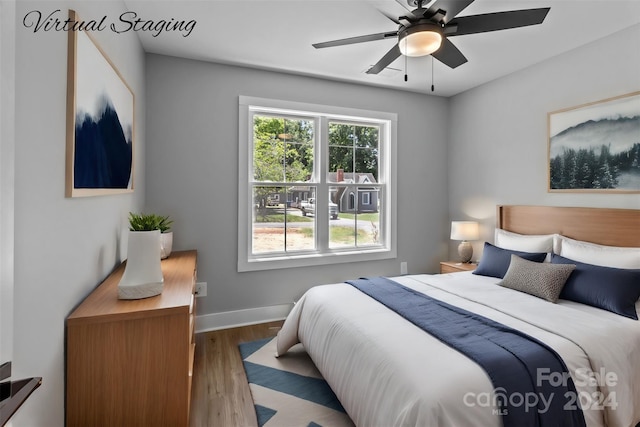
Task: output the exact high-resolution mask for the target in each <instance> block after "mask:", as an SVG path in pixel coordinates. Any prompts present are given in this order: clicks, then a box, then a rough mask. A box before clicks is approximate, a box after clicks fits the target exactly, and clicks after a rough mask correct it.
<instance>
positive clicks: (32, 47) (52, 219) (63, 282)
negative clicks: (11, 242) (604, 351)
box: [13, 1, 145, 426]
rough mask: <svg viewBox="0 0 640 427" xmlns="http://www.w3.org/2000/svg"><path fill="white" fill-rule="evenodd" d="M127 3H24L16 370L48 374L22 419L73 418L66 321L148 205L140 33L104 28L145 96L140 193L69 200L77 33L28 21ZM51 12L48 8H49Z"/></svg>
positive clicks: (53, 422) (107, 45) (18, 110)
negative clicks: (129, 222) (130, 217)
mask: <svg viewBox="0 0 640 427" xmlns="http://www.w3.org/2000/svg"><path fill="white" fill-rule="evenodd" d="M123 7H124V6H123V5H122V3H120V2H113V1H112V2H75V3H71V2H64V1H58V2H55V4H52V3H51V2H39V3H36V2H28V1H20V2H18V3H17V10H16V20H17V23H16V26H17V28H16V64H15V66H16V70H17V72H16V105H15V119H16V125H15V134H16V141H15V286H14V345H13V362H14V376H15V378H20V377H28V376H42V377H43V382H42V386H41V387H40V388H39V389H38V390H36V392H35V393H34V394H33V395H32V396H31V397H30V398H29V401H28V402H27V403H26V404H25V405H24V406H23V408H22V409H21V410H20V411H19V412H18V413H17V414H16V416H15V418H14V420H15V422H14V425H17V426H61V425H63V422H64V326H65V318H66V317H67V315H69V313H70V312H71V311H72V309H73V308H74V307H75V306H76V305H77V304H78V303H79V302H80V301H81V300H82V299H83V298H84V297H85V296H86V295H87V294H88V293H89V292H90V291H91V290H92V289H93V288H94V287H95V286H96V285H97V284H98V283H99V282H100V281H102V279H104V277H105V276H106V275H107V274H108V273H109V272H110V271H111V270H112V269H113V268H114V267H115V265H117V264H119V263H120V261H121V259H122V258H123V257H124V256H126V239H122V238H121V236H122V235H123V234H124V233H123V228H124V227H125V226H126V217H127V214H128V212H129V211H130V210H140V209H141V208H142V207H143V204H144V192H145V183H144V178H145V175H144V155H143V153H144V150H145V123H144V112H145V86H144V52H143V50H142V47H141V45H140V42H139V40H138V38H137V37H136V36H135V35H134V34H131V33H123V34H115V33H113V32H111V31H103V32H97V33H94V36H95V38H96V39H97V41H98V43H99V44H100V46H101V47H102V49H103V50H104V51H105V52H106V54H107V55H108V56H109V57H110V58H111V60H112V61H113V62H114V63H115V64H116V65H117V67H118V68H119V70H120V72H121V73H122V75H123V76H124V78H125V79H126V81H127V82H128V83H129V85H130V86H131V87H132V89H133V91H134V93H135V95H136V114H137V118H138V121H137V127H136V135H135V138H136V144H137V148H136V150H137V152H138V153H142V155H139V156H137V157H136V163H135V186H136V189H135V193H134V194H127V195H118V196H103V197H89V198H76V199H66V198H65V197H64V189H65V180H64V177H65V121H66V88H67V33H66V32H56V31H50V32H37V33H34V32H33V29H27V28H25V27H24V26H22V18H23V17H24V15H25V14H26V13H27V12H29V11H31V10H34V9H39V10H41V11H43V12H45V13H46V14H48V13H50V12H52V11H54V10H55V9H62V10H63V11H64V12H65V13H66V9H67V8H74V9H75V10H76V11H77V12H78V13H79V14H80V18H81V19H100V18H101V17H102V16H103V15H108V16H109V17H110V19H112V20H115V19H117V17H118V16H119V15H120V13H122V11H123V10H124V9H123ZM45 16H46V15H45Z"/></svg>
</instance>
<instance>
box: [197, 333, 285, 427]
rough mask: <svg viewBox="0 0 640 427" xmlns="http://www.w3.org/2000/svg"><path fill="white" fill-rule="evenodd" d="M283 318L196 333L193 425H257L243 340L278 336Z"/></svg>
mask: <svg viewBox="0 0 640 427" xmlns="http://www.w3.org/2000/svg"><path fill="white" fill-rule="evenodd" d="M280 326H282V321H278V322H270V323H263V324H259V325H251V326H244V327H241V328H233V329H224V330H220V331H212V332H203V333H199V334H196V355H195V361H194V367H193V385H192V387H193V388H192V392H191V415H190V422H189V424H190V426H191V427H205V426H216V427H256V426H257V421H256V414H255V411H254V409H253V401H252V400H251V392H250V391H249V385H248V384H247V377H246V375H245V373H244V368H243V367H242V359H241V358H240V352H239V351H238V344H239V343H241V342H248V341H254V340H258V339H261V338H267V337H275V336H276V334H277V333H278V331H279V330H280Z"/></svg>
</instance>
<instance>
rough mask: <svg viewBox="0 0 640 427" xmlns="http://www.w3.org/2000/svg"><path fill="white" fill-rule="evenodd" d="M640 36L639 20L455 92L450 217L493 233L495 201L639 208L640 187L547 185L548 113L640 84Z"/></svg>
mask: <svg viewBox="0 0 640 427" xmlns="http://www.w3.org/2000/svg"><path fill="white" fill-rule="evenodd" d="M639 40H640V25H635V26H633V27H630V28H628V29H626V30H623V31H621V32H618V33H615V34H613V35H611V36H609V37H606V38H604V39H601V40H598V41H596V42H593V43H590V44H588V45H585V46H582V47H580V48H578V49H575V50H572V51H570V52H568V53H566V54H563V55H560V56H557V57H554V58H551V59H549V60H547V61H545V62H542V63H540V64H538V65H535V66H533V67H529V68H527V69H525V70H523V71H520V72H517V73H514V74H511V75H509V76H506V77H504V78H501V79H498V80H495V81H493V82H490V83H488V84H485V85H483V86H480V87H477V88H475V89H472V90H469V91H467V92H464V93H462V94H460V95H457V96H455V97H453V98H451V99H450V110H449V126H450V127H449V140H448V145H449V168H448V170H449V210H450V213H451V219H452V220H456V219H471V218H476V219H480V220H481V222H482V230H481V234H483V236H482V238H483V239H485V240H489V241H493V230H494V224H495V222H494V221H495V219H494V218H495V206H496V205H497V204H529V205H552V206H592V207H613V208H631V209H638V208H640V195H639V194H595V193H590V194H585V193H580V194H577V193H548V192H547V113H548V112H551V111H556V110H561V109H564V108H568V107H573V106H578V105H581V104H585V103H588V102H593V101H598V100H601V99H605V98H610V97H613V96H617V95H622V94H626V93H630V92H634V91H637V90H640V49H639ZM474 248H475V254H476V255H478V254H479V253H480V249H481V243H480V242H477V243H476V244H474ZM449 253H450V255H451V256H455V254H456V253H457V252H456V251H455V243H454V244H451V245H450V252H449Z"/></svg>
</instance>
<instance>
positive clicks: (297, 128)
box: [253, 115, 314, 182]
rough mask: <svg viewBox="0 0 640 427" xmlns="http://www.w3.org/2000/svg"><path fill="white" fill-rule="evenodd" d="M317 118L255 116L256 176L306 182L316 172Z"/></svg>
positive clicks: (254, 153) (281, 180)
mask: <svg viewBox="0 0 640 427" xmlns="http://www.w3.org/2000/svg"><path fill="white" fill-rule="evenodd" d="M313 141H314V122H313V120H304V119H291V118H287V117H274V116H260V115H254V116H253V179H254V180H255V181H263V182H265V181H271V182H304V181H306V180H307V179H308V178H309V177H310V176H311V175H312V174H313Z"/></svg>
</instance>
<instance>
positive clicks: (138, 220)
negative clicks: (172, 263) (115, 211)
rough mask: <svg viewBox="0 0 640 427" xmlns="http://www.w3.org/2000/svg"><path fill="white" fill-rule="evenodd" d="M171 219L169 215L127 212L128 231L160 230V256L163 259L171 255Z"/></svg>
mask: <svg viewBox="0 0 640 427" xmlns="http://www.w3.org/2000/svg"><path fill="white" fill-rule="evenodd" d="M172 224H173V220H172V219H170V218H169V215H166V216H161V215H156V214H136V213H133V212H129V231H150V230H160V258H161V259H165V258H167V257H168V256H169V255H171V249H172V247H173V232H172V231H171V225H172Z"/></svg>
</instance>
